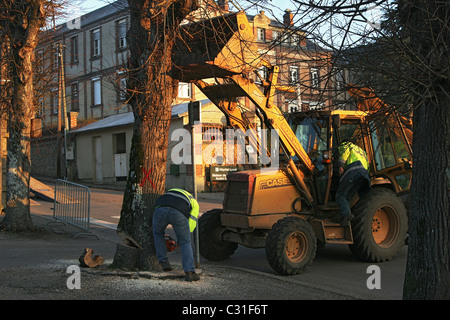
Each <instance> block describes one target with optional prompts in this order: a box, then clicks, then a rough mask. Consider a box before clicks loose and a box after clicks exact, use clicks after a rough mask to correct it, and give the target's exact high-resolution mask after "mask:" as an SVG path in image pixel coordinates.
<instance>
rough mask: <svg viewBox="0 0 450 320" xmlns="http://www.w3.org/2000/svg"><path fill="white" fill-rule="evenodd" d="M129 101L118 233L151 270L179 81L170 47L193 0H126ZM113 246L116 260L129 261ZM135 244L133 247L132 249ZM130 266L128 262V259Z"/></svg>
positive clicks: (139, 262) (143, 267)
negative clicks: (131, 123) (129, 124)
mask: <svg viewBox="0 0 450 320" xmlns="http://www.w3.org/2000/svg"><path fill="white" fill-rule="evenodd" d="M128 3H129V9H130V17H131V19H130V21H131V23H130V30H129V32H128V35H127V40H128V43H129V44H130V59H129V66H128V70H129V71H128V84H127V89H128V95H129V103H130V105H131V106H132V109H133V113H134V118H135V122H134V130H133V139H132V145H131V151H130V171H129V173H128V179H127V186H126V190H125V193H124V200H123V206H122V211H121V216H120V221H119V224H118V229H117V230H118V233H119V235H120V236H121V237H122V238H123V239H124V240H125V242H126V245H127V246H128V247H130V246H131V248H133V247H134V248H138V250H139V254H138V257H137V259H136V265H135V268H137V269H140V270H154V269H156V268H158V267H157V258H156V252H155V247H154V241H153V233H152V217H153V210H154V204H155V201H156V199H157V198H158V197H159V196H160V195H162V194H163V193H164V191H165V179H166V159H167V147H168V138H169V137H168V135H169V125H170V117H171V104H172V102H173V100H174V98H175V97H176V94H177V88H178V81H177V80H175V79H173V78H171V77H170V76H169V75H168V74H169V72H170V70H171V68H172V57H171V56H172V48H173V45H174V43H175V39H176V30H177V28H178V26H179V24H180V23H181V21H182V20H183V19H184V18H185V17H186V15H187V14H189V13H190V12H191V11H192V10H195V9H196V8H197V6H196V0H181V1H180V0H175V1H168V2H163V1H151V0H129V1H128ZM127 246H121V247H120V250H121V253H120V254H118V252H117V251H116V257H115V259H114V263H113V264H114V265H115V266H116V267H119V268H120V267H122V266H123V265H126V264H127V263H126V262H125V261H123V259H121V258H120V257H123V256H126V254H123V250H124V248H126V247H127ZM133 250H134V249H133ZM128 268H129V265H128Z"/></svg>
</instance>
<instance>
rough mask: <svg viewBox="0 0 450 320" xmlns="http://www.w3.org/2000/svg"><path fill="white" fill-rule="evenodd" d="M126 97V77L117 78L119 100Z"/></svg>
mask: <svg viewBox="0 0 450 320" xmlns="http://www.w3.org/2000/svg"><path fill="white" fill-rule="evenodd" d="M126 99H127V78H125V77H124V78H120V79H119V100H120V101H124V100H126Z"/></svg>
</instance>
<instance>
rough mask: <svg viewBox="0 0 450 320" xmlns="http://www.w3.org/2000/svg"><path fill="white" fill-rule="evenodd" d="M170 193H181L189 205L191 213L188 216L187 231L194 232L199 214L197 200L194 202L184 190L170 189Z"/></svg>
mask: <svg viewBox="0 0 450 320" xmlns="http://www.w3.org/2000/svg"><path fill="white" fill-rule="evenodd" d="M170 191H178V192H180V193H182V194H183V195H184V196H185V197H186V198H187V199H188V200H189V202H190V204H191V212H190V215H189V230H190V231H191V232H193V231H194V230H195V228H196V227H197V220H198V214H199V210H200V207H199V205H198V202H197V200H195V198H194V197H193V196H192V195H191V194H190V193H189V192H187V191H186V190H183V189H178V188H174V189H170V190H169V192H170Z"/></svg>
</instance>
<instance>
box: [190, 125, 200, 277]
mask: <svg viewBox="0 0 450 320" xmlns="http://www.w3.org/2000/svg"><path fill="white" fill-rule="evenodd" d="M191 146H192V152H191V153H192V183H193V193H194V198H195V200H197V164H196V161H195V124H194V123H192V125H191ZM197 201H198V200H197ZM194 243H195V261H194V263H195V267H196V268H199V267H200V245H199V235H198V223H197V226H196V228H195V230H194Z"/></svg>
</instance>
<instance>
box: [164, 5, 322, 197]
mask: <svg viewBox="0 0 450 320" xmlns="http://www.w3.org/2000/svg"><path fill="white" fill-rule="evenodd" d="M181 34H182V36H181V38H180V40H179V41H178V43H177V46H176V48H175V50H174V54H173V58H172V61H173V63H174V65H175V66H176V67H175V68H174V72H173V75H172V76H173V77H174V78H177V79H179V80H180V81H183V82H193V83H195V84H196V85H197V86H198V88H199V89H200V90H201V91H202V92H203V93H204V94H205V95H206V96H207V97H208V98H209V99H210V100H211V101H212V102H213V103H214V104H215V105H216V106H217V107H218V108H219V109H220V110H221V111H222V112H223V113H224V114H225V116H226V118H227V121H228V123H229V124H230V125H232V126H233V127H235V128H238V129H242V130H244V131H246V130H248V129H250V123H249V122H248V120H247V119H246V118H245V116H244V115H243V113H242V112H241V110H240V108H239V107H238V106H237V99H238V98H239V97H246V98H248V99H249V100H250V101H252V102H253V103H254V105H255V107H256V108H257V109H258V111H259V112H260V113H261V114H262V118H263V121H264V123H265V125H266V126H267V128H270V129H275V130H278V134H279V137H280V145H281V148H282V150H283V152H284V153H285V155H286V156H287V157H288V167H289V169H290V171H291V173H292V175H293V177H294V180H295V182H296V184H297V186H298V187H299V188H300V189H302V190H303V192H304V193H305V194H306V197H307V198H308V200H309V201H310V202H311V203H312V202H313V198H312V196H311V194H310V192H309V190H308V188H307V187H306V185H305V183H304V181H303V178H304V174H303V172H301V171H300V170H298V168H297V166H296V165H295V164H294V161H293V160H292V157H294V156H297V158H298V159H299V161H300V162H301V164H302V168H304V169H305V170H307V171H308V173H311V172H313V170H314V165H313V163H312V161H311V159H310V158H309V156H308V154H307V153H306V152H305V150H304V148H303V146H302V145H301V144H300V142H299V141H298V139H297V137H296V136H295V133H294V132H293V131H292V129H291V128H290V126H289V124H288V122H287V121H286V119H285V118H284V116H283V114H282V112H281V110H280V109H279V108H278V107H277V106H275V105H274V104H273V100H274V97H275V91H276V89H277V87H276V85H277V79H278V72H279V67H278V66H272V65H270V64H269V63H268V62H267V61H265V60H263V59H262V58H261V56H260V54H259V52H258V49H257V47H256V44H255V42H254V34H253V29H252V27H251V26H250V24H249V22H248V20H247V17H246V15H245V13H243V12H238V13H233V14H229V15H224V16H220V17H215V18H213V19H209V20H203V21H199V22H196V23H191V24H187V25H184V26H182V27H181ZM262 66H265V67H266V68H267V70H268V78H267V79H265V80H266V81H262V82H263V91H264V92H263V91H261V89H260V87H259V86H257V85H256V84H255V82H254V81H253V80H252V79H250V78H249V75H250V74H252V73H255V72H257V71H258V70H259V68H261V67H262ZM210 78H212V79H214V81H210V82H207V81H206V79H210ZM251 140H253V141H251V142H250V143H251V144H252V146H254V147H256V150H259V140H258V137H257V136H255V137H253V139H251Z"/></svg>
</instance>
